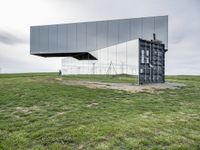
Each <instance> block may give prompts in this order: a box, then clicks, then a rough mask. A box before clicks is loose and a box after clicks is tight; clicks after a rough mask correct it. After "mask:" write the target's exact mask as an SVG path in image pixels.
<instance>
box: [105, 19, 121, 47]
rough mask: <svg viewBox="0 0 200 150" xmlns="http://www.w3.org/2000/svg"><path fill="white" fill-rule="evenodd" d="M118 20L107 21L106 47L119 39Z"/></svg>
mask: <svg viewBox="0 0 200 150" xmlns="http://www.w3.org/2000/svg"><path fill="white" fill-rule="evenodd" d="M118 28H119V20H114V21H108V46H112V45H115V44H117V43H118V37H119V30H118Z"/></svg>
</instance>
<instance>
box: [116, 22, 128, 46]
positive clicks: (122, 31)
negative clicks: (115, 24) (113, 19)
mask: <svg viewBox="0 0 200 150" xmlns="http://www.w3.org/2000/svg"><path fill="white" fill-rule="evenodd" d="M129 40H130V20H128V19H127V20H121V21H120V22H119V43H123V42H126V41H129Z"/></svg>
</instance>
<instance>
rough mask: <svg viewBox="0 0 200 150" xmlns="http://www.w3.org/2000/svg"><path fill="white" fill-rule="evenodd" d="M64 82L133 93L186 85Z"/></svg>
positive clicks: (65, 82)
mask: <svg viewBox="0 0 200 150" xmlns="http://www.w3.org/2000/svg"><path fill="white" fill-rule="evenodd" d="M62 83H64V84H66V85H79V86H85V87H87V88H91V89H97V88H98V89H113V90H120V91H127V92H131V93H136V92H154V91H155V90H160V89H177V88H180V87H183V86H185V85H184V84H180V83H168V82H166V83H157V84H147V85H133V84H131V83H105V82H96V81H95V82H93V81H84V80H65V81H63V82H62Z"/></svg>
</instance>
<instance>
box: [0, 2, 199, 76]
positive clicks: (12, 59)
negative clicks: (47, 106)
mask: <svg viewBox="0 0 200 150" xmlns="http://www.w3.org/2000/svg"><path fill="white" fill-rule="evenodd" d="M157 15H158V16H160V15H169V50H168V52H167V54H166V73H167V74H200V49H199V44H200V0H0V19H1V20H0V68H1V70H0V71H1V72H39V71H42V72H44V71H58V70H59V68H60V67H61V61H60V60H61V58H42V57H37V56H31V55H30V54H29V53H30V52H29V51H30V50H29V49H30V46H29V36H30V35H29V34H30V31H29V30H30V26H32V25H43V24H57V23H71V22H80V21H83V22H84V21H94V20H95V21H96V20H109V19H121V18H135V17H146V16H157Z"/></svg>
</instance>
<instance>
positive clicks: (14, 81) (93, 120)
mask: <svg viewBox="0 0 200 150" xmlns="http://www.w3.org/2000/svg"><path fill="white" fill-rule="evenodd" d="M58 78H59V77H58V76H57V75H56V74H54V73H43V74H42V73H41V74H14V75H3V74H2V75H0V149H91V150H93V149H103V150H104V149H120V150H121V149H142V150H143V149H194V150H196V149H200V76H168V77H167V81H169V82H180V83H184V84H186V85H187V86H186V87H182V88H181V89H175V90H172V89H171V90H170V89H168V90H158V91H155V92H154V93H152V92H151V93H148V92H140V93H128V92H122V91H116V90H108V89H88V88H86V87H81V86H67V85H64V84H62V81H61V80H58ZM71 79H73V80H91V81H102V82H120V83H123V82H125V83H127V82H133V83H136V81H137V80H136V78H135V77H131V76H129V77H121V76H118V77H108V76H68V77H63V80H71Z"/></svg>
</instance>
